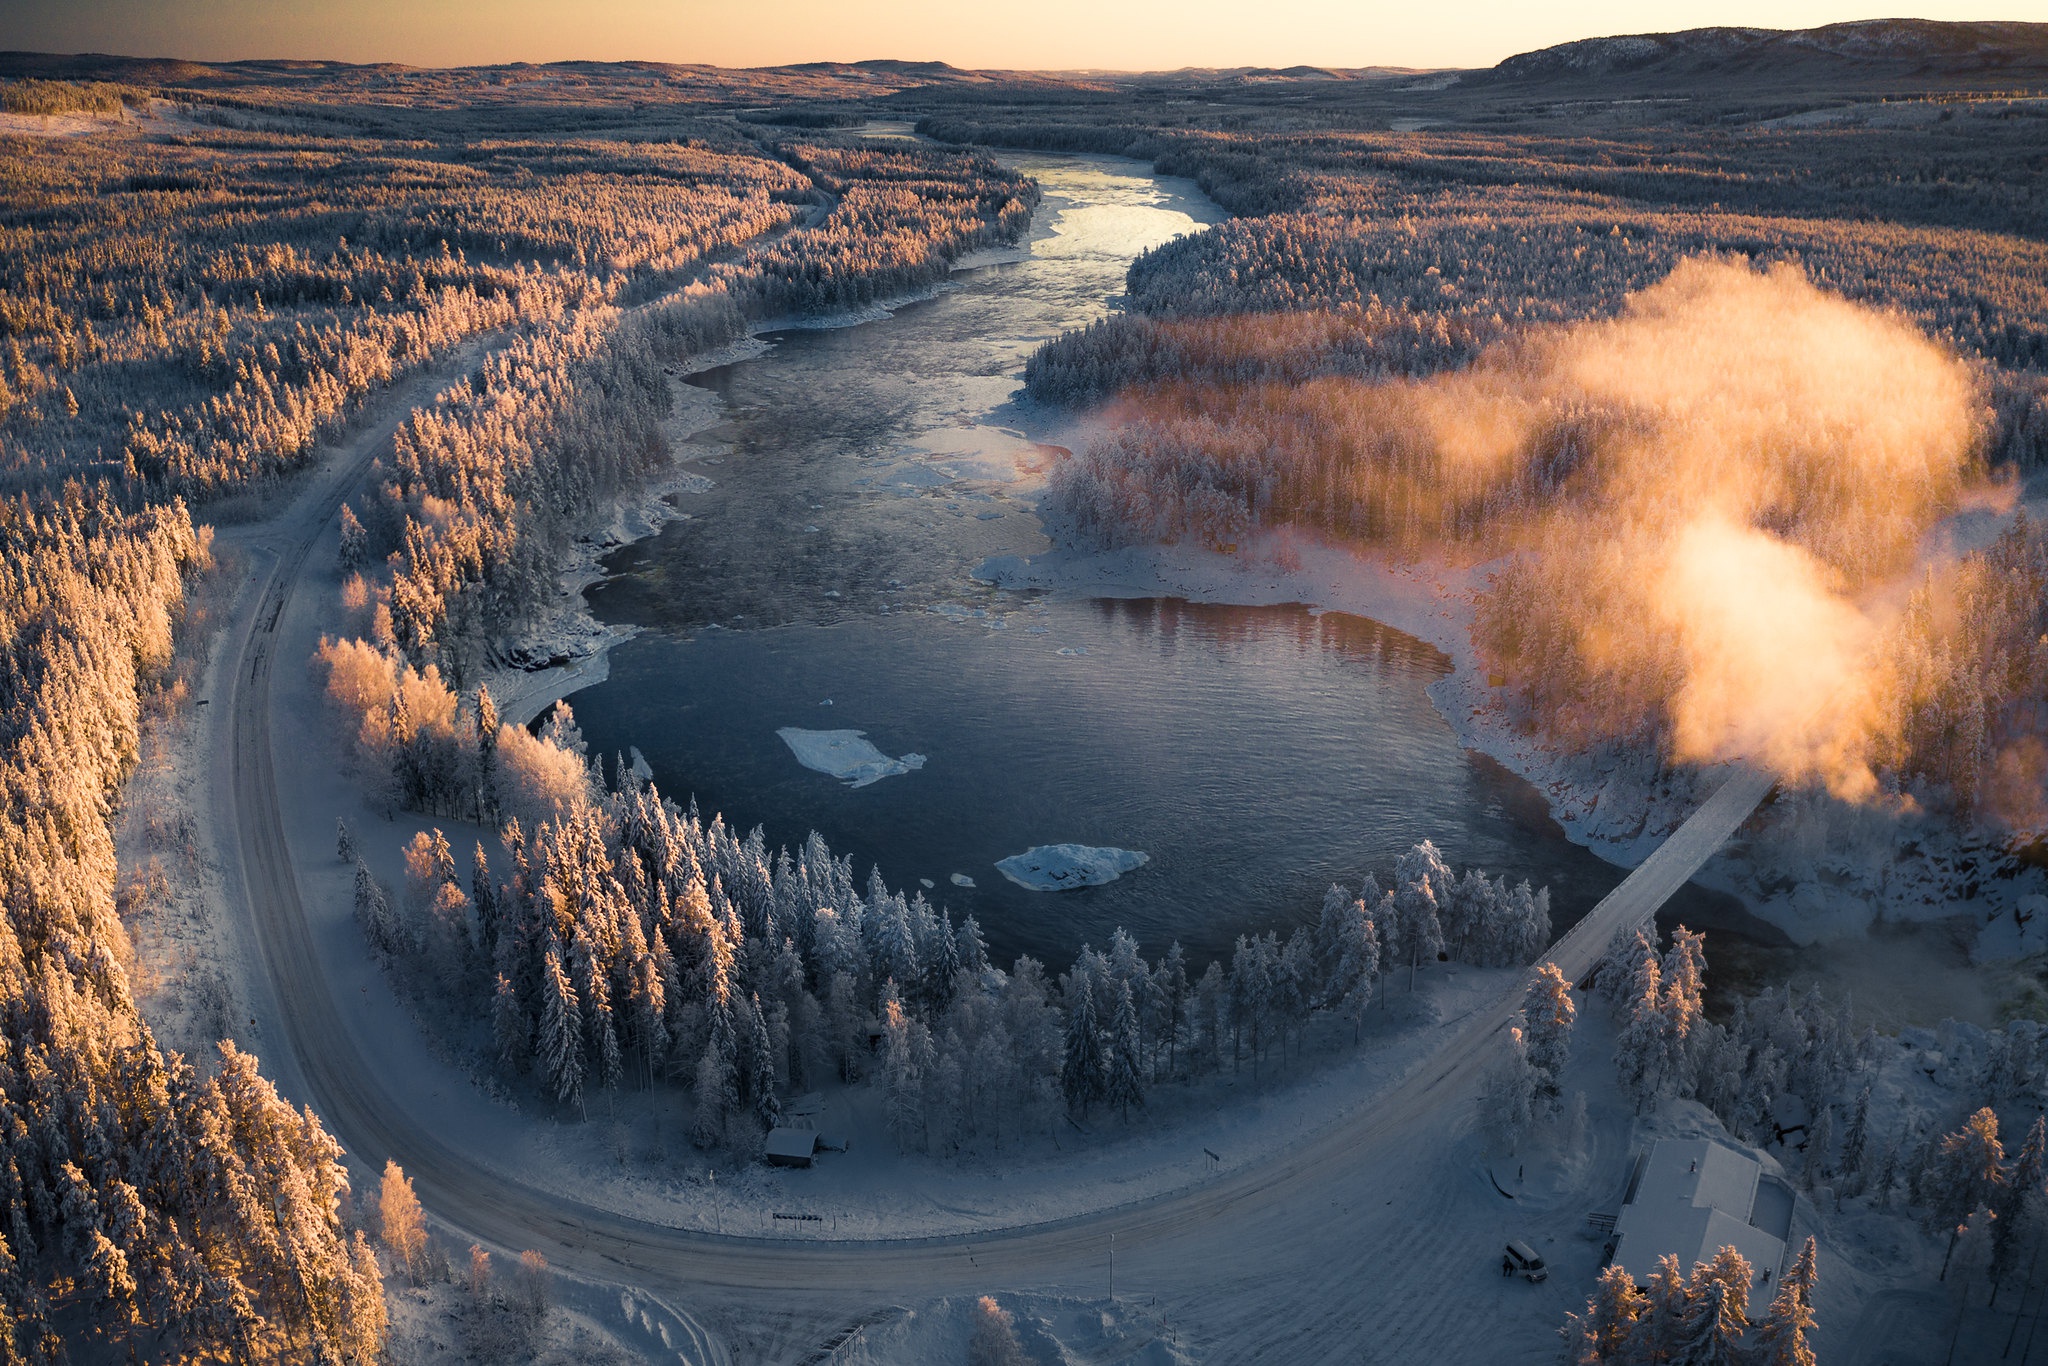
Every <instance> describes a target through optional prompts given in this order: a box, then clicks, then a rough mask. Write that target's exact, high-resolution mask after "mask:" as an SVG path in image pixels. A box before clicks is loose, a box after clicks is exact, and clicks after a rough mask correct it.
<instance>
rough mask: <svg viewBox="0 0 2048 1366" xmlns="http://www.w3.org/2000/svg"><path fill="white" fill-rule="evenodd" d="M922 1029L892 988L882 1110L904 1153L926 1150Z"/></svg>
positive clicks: (885, 1022) (886, 1004)
mask: <svg viewBox="0 0 2048 1366" xmlns="http://www.w3.org/2000/svg"><path fill="white" fill-rule="evenodd" d="M918 1028H921V1026H919V1025H917V1024H916V1023H915V1022H914V1021H912V1020H911V1019H910V1017H909V1016H908V1015H907V1014H906V1013H905V1011H904V1009H903V1003H902V1002H901V1001H900V1000H898V999H897V998H896V992H895V990H894V988H893V986H892V988H891V989H890V991H889V992H888V994H887V995H886V996H885V997H884V998H883V1001H882V1029H883V1037H882V1079H883V1087H884V1090H883V1097H882V1109H883V1115H884V1118H885V1119H886V1120H887V1123H888V1126H889V1135H890V1137H892V1138H894V1139H895V1140H896V1146H897V1148H898V1149H899V1150H900V1151H903V1152H910V1151H913V1150H917V1149H921V1148H923V1146H924V1131H925V1115H924V1081H925V1078H924V1069H923V1068H922V1067H921V1066H919V1061H920V1060H919V1057H918V1053H919V1051H920V1050H919V1048H918V1041H917V1039H916V1038H915V1037H914V1033H913V1031H914V1030H916V1029H918Z"/></svg>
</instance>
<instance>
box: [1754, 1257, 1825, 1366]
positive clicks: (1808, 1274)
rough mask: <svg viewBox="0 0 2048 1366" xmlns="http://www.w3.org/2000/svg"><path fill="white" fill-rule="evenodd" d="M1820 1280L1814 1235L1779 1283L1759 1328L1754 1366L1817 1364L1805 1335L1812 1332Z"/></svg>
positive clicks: (1802, 1365)
mask: <svg viewBox="0 0 2048 1366" xmlns="http://www.w3.org/2000/svg"><path fill="white" fill-rule="evenodd" d="M1818 1279H1819V1271H1818V1268H1817V1266H1816V1264H1815V1250H1814V1243H1813V1239H1812V1238H1808V1239H1807V1240H1806V1244H1805V1246H1803V1247H1802V1248H1800V1249H1799V1260H1797V1261H1796V1262H1794V1263H1793V1264H1792V1270H1791V1271H1790V1272H1789V1273H1788V1274H1787V1275H1786V1276H1785V1278H1784V1279H1783V1280H1781V1281H1780V1282H1778V1293H1777V1295H1776V1296H1775V1297H1773V1299H1772V1300H1771V1312H1770V1316H1769V1317H1768V1318H1766V1319H1765V1320H1764V1321H1763V1322H1762V1323H1761V1324H1759V1325H1758V1326H1757V1329H1756V1335H1755V1336H1756V1342H1755V1351H1754V1352H1753V1354H1752V1356H1751V1361H1752V1363H1753V1366H1815V1362H1814V1355H1813V1348H1812V1347H1810V1346H1808V1345H1807V1341H1806V1336H1807V1334H1809V1333H1811V1332H1812V1331H1813V1286H1814V1282H1815V1281H1816V1280H1818Z"/></svg>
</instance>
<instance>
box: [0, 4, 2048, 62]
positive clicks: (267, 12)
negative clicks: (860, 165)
mask: <svg viewBox="0 0 2048 1366" xmlns="http://www.w3.org/2000/svg"><path fill="white" fill-rule="evenodd" d="M1874 14H1882V15H1885V16H1887V17H1895V16H1900V15H1909V16H1913V17H1918V18H1928V19H2043V18H2048V0H1947V2H1946V3H1944V0H1933V3H1921V4H1917V5H1916V4H1912V3H1910V0H1908V3H1907V4H1904V5H1897V4H1894V2H1893V0H1860V2H1859V0H1663V2H1662V3H1648V4H1645V3H1642V2H1641V0H1636V2H1635V3H1629V2H1628V0H1551V2H1550V3H1540V4H1532V3H1529V0H1458V3H1455V4H1450V5H1431V4H1418V3H1415V0H1395V2H1394V3H1387V0H1032V3H1028V4H1018V3H1007V4H991V3H987V0H968V3H964V4H963V3H960V2H959V0H330V2H329V3H306V2H305V0H0V49H7V48H12V49H26V50H30V51H41V52H110V53H119V54H123V55H130V56H175V57H185V58H191V59H195V60H200V61H225V60H231V59H234V58H249V57H301V58H327V59H332V60H341V61H353V62H372V61H394V62H404V63H407V64H410V65H414V66H468V65H483V64H489V63H496V62H511V61H529V62H548V61H561V60H569V59H590V60H604V61H617V60H628V59H638V60H649V61H668V62H708V63H713V64H716V65H720V66H770V65H778V64H781V63H785V62H805V61H858V60H860V59H863V58H871V57H900V58H907V59H912V60H933V59H936V60H939V61H946V62H951V63H952V64H954V65H955V66H964V67H984V68H986V67H1008V68H1014V69H1040V70H1045V69H1062V70H1072V69H1077V68H1102V69H1115V70H1148V71H1157V70H1170V69H1173V68H1177V67H1183V66H1292V65H1296V64H1308V65H1315V66H1345V67H1355V66H1418V67H1474V66H1491V65H1492V64H1493V63H1495V62H1497V61H1499V60H1500V59H1501V58H1503V57H1507V56H1510V55H1512V54H1514V53H1517V52H1526V51H1529V50H1531V49H1533V48H1539V47H1547V46H1549V45H1551V44H1553V43H1561V42H1566V41H1569V40H1571V39H1574V38H1587V37H1596V36H1601V35H1606V34H1618V33H1646V32H1661V31H1667V30H1671V29H1681V28H1697V27H1701V26H1704V25H1713V24H1729V25H1755V26H1758V27H1766V28H1805V27H1809V26H1812V25H1817V24H1827V23H1835V22H1839V21H1841V20H1845V19H1867V18H1871V17H1874Z"/></svg>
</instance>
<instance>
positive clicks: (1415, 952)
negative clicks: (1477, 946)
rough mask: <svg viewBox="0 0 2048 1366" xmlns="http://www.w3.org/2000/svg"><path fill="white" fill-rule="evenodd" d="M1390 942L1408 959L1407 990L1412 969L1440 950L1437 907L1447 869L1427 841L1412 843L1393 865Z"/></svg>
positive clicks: (1446, 886) (1412, 982)
mask: <svg viewBox="0 0 2048 1366" xmlns="http://www.w3.org/2000/svg"><path fill="white" fill-rule="evenodd" d="M1394 883H1395V891H1394V925H1395V932H1394V942H1395V943H1396V944H1397V945H1398V946H1399V953H1400V956H1401V957H1402V958H1405V959H1407V960H1408V989H1409V990H1410V991H1413V990H1414V989H1415V970H1416V969H1417V968H1418V967H1419V966H1420V965H1421V964H1422V963H1423V961H1424V960H1425V959H1426V960H1428V961H1429V962H1432V963H1433V962H1435V961H1436V956H1437V955H1438V954H1439V953H1441V952H1443V947H1444V935H1443V926H1442V924H1441V923H1440V922H1439V920H1438V919H1437V911H1438V907H1439V905H1440V904H1441V902H1442V900H1443V897H1444V895H1445V894H1446V893H1447V892H1448V890H1449V888H1450V885H1451V870H1450V868H1449V866H1448V865H1446V864H1445V863H1444V861H1443V856H1442V855H1441V854H1439V853H1437V850H1436V846H1435V845H1434V844H1431V843H1430V842H1429V841H1428V840H1424V841H1423V842H1422V843H1420V844H1418V845H1416V846H1415V847H1414V848H1412V849H1410V850H1409V851H1408V852H1407V853H1405V854H1403V855H1401V857H1400V858H1399V859H1398V860H1396V861H1395V865H1394Z"/></svg>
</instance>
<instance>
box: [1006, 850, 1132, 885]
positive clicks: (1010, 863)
mask: <svg viewBox="0 0 2048 1366" xmlns="http://www.w3.org/2000/svg"><path fill="white" fill-rule="evenodd" d="M1151 861H1152V860H1151V858H1150V856H1149V855H1146V854H1141V853H1139V852H1138V851H1137V850H1135V849H1101V848H1097V847H1095V846H1094V845H1088V844H1038V845H1033V846H1032V847H1031V848H1029V849H1026V850H1025V851H1024V852H1023V853H1021V854H1012V855H1010V856H1009V857H1008V858H1006V859H998V860H997V861H996V869H997V871H999V872H1000V873H1002V875H1003V876H1004V877H1006V878H1008V879H1010V881H1012V882H1014V883H1016V884H1017V885H1018V886H1019V887H1029V888H1030V889H1031V890H1032V891H1034V892H1065V891H1071V890H1072V889H1074V888H1076V887H1100V886H1101V885H1102V884H1103V883H1105V882H1114V881H1116V880H1117V879H1118V878H1120V877H1122V876H1123V875H1124V874H1125V873H1128V872H1130V871H1131V869H1133V868H1139V867H1143V866H1144V865H1145V864H1147V863H1150V862H1151Z"/></svg>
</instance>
